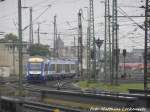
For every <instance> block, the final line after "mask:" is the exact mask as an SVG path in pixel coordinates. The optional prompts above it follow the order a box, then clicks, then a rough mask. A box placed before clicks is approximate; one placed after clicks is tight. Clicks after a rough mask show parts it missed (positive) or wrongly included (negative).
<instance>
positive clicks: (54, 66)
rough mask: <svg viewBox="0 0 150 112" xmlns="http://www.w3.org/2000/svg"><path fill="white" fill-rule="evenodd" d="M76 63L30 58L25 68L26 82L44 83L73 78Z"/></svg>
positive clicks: (63, 60) (70, 60)
mask: <svg viewBox="0 0 150 112" xmlns="http://www.w3.org/2000/svg"><path fill="white" fill-rule="evenodd" d="M77 63H78V62H77V60H74V59H44V58H41V57H31V58H29V59H28V62H27V66H26V67H27V69H26V71H27V73H26V79H27V81H28V82H45V81H47V80H60V79H64V78H73V77H74V76H75V75H76V73H77Z"/></svg>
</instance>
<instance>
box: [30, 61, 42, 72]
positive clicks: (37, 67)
mask: <svg viewBox="0 0 150 112" xmlns="http://www.w3.org/2000/svg"><path fill="white" fill-rule="evenodd" d="M30 70H32V71H39V70H41V63H30Z"/></svg>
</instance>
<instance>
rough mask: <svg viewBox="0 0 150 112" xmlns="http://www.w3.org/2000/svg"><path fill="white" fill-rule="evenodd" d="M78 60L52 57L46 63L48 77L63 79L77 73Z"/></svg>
mask: <svg viewBox="0 0 150 112" xmlns="http://www.w3.org/2000/svg"><path fill="white" fill-rule="evenodd" d="M76 65H77V61H75V60H67V59H64V60H63V59H51V60H48V61H47V62H46V63H45V69H46V68H47V67H48V70H47V69H46V70H45V76H46V78H47V79H62V78H66V77H73V76H74V75H76V68H77V67H76Z"/></svg>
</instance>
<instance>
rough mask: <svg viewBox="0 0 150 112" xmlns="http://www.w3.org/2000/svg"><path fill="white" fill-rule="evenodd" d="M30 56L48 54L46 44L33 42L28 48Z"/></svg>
mask: <svg viewBox="0 0 150 112" xmlns="http://www.w3.org/2000/svg"><path fill="white" fill-rule="evenodd" d="M29 53H30V56H37V55H38V56H50V55H51V53H50V51H49V49H48V47H47V46H46V45H41V44H40V45H39V44H33V45H32V46H31V47H30V48H29Z"/></svg>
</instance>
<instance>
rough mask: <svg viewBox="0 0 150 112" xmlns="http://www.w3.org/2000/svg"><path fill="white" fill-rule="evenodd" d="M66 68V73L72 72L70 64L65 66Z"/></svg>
mask: <svg viewBox="0 0 150 112" xmlns="http://www.w3.org/2000/svg"><path fill="white" fill-rule="evenodd" d="M64 66H65V67H64V68H65V72H70V67H69V64H65V65H64Z"/></svg>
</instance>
